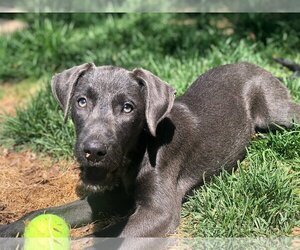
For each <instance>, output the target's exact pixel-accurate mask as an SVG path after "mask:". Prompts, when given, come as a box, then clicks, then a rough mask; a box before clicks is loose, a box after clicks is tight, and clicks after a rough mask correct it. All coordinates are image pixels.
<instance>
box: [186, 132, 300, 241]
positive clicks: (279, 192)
mask: <svg viewBox="0 0 300 250" xmlns="http://www.w3.org/2000/svg"><path fill="white" fill-rule="evenodd" d="M263 137H264V138H263V139H260V140H258V141H255V142H253V143H252V145H251V146H250V148H249V149H248V154H247V157H246V159H245V160H244V161H243V163H242V164H240V166H239V169H238V171H237V172H236V173H233V174H230V173H227V172H225V171H223V172H222V174H221V175H220V176H218V177H215V178H214V179H213V181H212V182H211V183H209V184H206V185H205V186H203V187H202V188H200V189H199V190H196V191H195V192H194V195H193V196H191V197H190V198H189V199H188V201H187V202H186V203H185V204H184V208H183V211H182V215H183V218H184V219H183V220H184V224H183V226H182V230H183V231H184V232H186V233H188V234H189V235H191V236H194V237H196V236H197V237H247V236H252V237H254V236H282V235H289V234H290V232H291V229H292V228H293V227H294V226H296V225H299V223H300V210H299V208H300V197H299V191H300V189H299V188H300V182H299V177H300V171H299V170H300V169H299V163H300V162H299V160H300V159H299V157H298V154H299V150H298V149H299V144H300V143H299V139H300V127H299V126H296V128H295V130H294V131H293V132H288V131H285V132H282V133H276V134H270V135H267V136H266V135H264V136H263ZM295 144H298V145H295Z"/></svg>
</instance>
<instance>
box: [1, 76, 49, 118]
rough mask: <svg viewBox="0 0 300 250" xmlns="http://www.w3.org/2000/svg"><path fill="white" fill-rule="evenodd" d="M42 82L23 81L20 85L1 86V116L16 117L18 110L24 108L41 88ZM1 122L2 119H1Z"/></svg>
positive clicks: (8, 84) (6, 84)
mask: <svg viewBox="0 0 300 250" xmlns="http://www.w3.org/2000/svg"><path fill="white" fill-rule="evenodd" d="M41 86H43V85H42V82H31V81H23V82H20V83H18V84H15V83H3V84H1V85H0V115H3V114H6V115H15V113H16V108H17V107H18V108H22V107H24V106H25V105H26V103H27V102H28V100H29V99H30V98H31V97H32V96H33V95H34V94H35V93H36V92H37V91H38V90H39V89H40V88H41ZM0 121H1V117H0Z"/></svg>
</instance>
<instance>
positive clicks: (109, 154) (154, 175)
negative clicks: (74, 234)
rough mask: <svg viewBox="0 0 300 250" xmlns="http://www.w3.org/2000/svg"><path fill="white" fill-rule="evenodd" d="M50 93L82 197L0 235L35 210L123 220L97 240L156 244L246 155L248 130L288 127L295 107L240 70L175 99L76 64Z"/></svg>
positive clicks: (271, 83) (78, 221)
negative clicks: (69, 140) (192, 195)
mask: <svg viewBox="0 0 300 250" xmlns="http://www.w3.org/2000/svg"><path fill="white" fill-rule="evenodd" d="M52 91H53V94H54V96H55V98H56V99H57V101H58V102H59V104H60V106H61V108H62V109H63V111H64V114H65V117H67V116H68V114H69V113H70V116H71V118H72V120H73V122H74V124H75V128H76V134H77V141H76V146H75V155H76V157H77V159H78V162H79V164H80V168H81V178H82V181H83V182H84V183H85V186H86V188H87V189H88V190H90V191H91V194H90V195H89V196H87V197H86V198H85V199H82V200H79V201H76V202H73V203H71V204H67V205H64V206H61V207H53V208H48V209H42V210H38V211H35V212H32V213H31V214H28V215H26V216H24V217H23V218H21V219H20V220H18V221H16V222H14V223H12V224H10V225H5V226H2V227H1V228H0V235H1V236H15V235H16V234H17V233H22V232H23V230H24V223H23V222H24V221H25V220H28V219H31V218H33V217H34V216H36V215H38V214H41V213H43V212H45V211H46V212H47V213H54V214H58V215H60V216H62V217H64V218H65V219H66V220H67V222H68V223H70V225H71V226H73V227H74V226H81V225H84V224H87V223H90V222H92V221H93V220H96V219H97V218H99V215H101V214H102V213H117V214H122V215H128V216H126V217H125V218H126V219H124V220H122V221H121V222H120V223H117V224H115V225H113V226H111V227H108V228H106V229H104V230H102V231H99V232H95V233H94V235H96V236H120V237H159V236H165V235H168V234H170V233H173V232H174V231H175V229H176V227H177V226H178V224H179V220H180V209H181V204H182V201H183V199H184V197H185V195H186V194H187V193H188V192H189V191H190V190H192V189H193V188H194V187H196V186H198V185H201V184H202V183H203V179H205V180H209V179H210V178H211V177H212V176H213V175H216V174H218V173H220V171H221V170H222V169H223V168H224V169H226V170H232V169H233V168H234V167H236V165H237V161H239V160H242V159H243V158H244V156H245V148H246V146H247V145H248V144H249V142H250V139H251V137H252V136H253V135H254V133H255V132H256V131H267V130H270V129H276V125H280V126H283V127H286V128H289V127H291V125H292V121H293V119H296V120H298V119H299V118H300V106H299V105H296V104H294V103H293V102H292V101H291V98H290V95H289V93H288V90H287V88H286V87H284V86H283V85H282V83H281V82H280V81H279V80H278V79H277V78H275V77H274V76H272V75H271V74H270V73H269V72H267V71H265V70H263V69H262V68H259V67H257V66H255V65H252V64H248V63H238V64H229V65H224V66H220V67H217V68H214V69H212V70H209V71H208V72H206V73H205V74H203V75H201V76H200V77H199V78H198V79H197V80H196V81H195V82H194V83H193V84H192V85H191V87H190V88H189V89H188V90H187V92H186V93H185V94H184V95H183V96H181V97H178V98H176V100H175V90H174V89H173V88H172V87H171V86H169V85H167V84H166V83H165V82H163V81H162V80H161V79H159V78H158V77H157V76H155V75H153V74H152V73H151V72H149V71H147V70H144V69H135V70H133V71H128V70H126V69H123V68H118V67H112V66H103V67H95V65H94V64H89V63H87V64H83V65H80V66H76V67H73V68H71V69H68V70H66V71H64V72H62V73H60V74H57V75H55V76H54V77H53V80H52Z"/></svg>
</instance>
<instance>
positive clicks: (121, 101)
mask: <svg viewBox="0 0 300 250" xmlns="http://www.w3.org/2000/svg"><path fill="white" fill-rule="evenodd" d="M52 92H53V95H54V97H55V98H56V99H57V101H58V102H59V104H60V106H61V108H62V109H63V111H64V114H65V118H67V116H68V113H69V112H70V114H71V117H72V120H73V122H74V125H75V129H76V135H77V140H76V145H75V156H76V158H77V160H78V162H79V164H80V166H81V177H82V180H83V182H84V183H85V184H86V186H87V187H90V188H91V189H92V190H102V189H105V188H110V187H111V186H112V185H114V184H116V182H117V181H118V180H119V179H120V177H121V176H122V174H123V173H124V172H125V171H126V169H125V168H126V166H124V162H125V159H126V158H127V157H128V155H129V153H130V152H132V151H133V150H134V149H136V148H137V147H138V145H137V144H138V139H139V136H140V135H141V133H142V131H143V130H144V129H145V128H147V130H148V131H149V134H151V136H154V137H155V136H156V127H157V125H158V123H159V122H160V121H161V120H162V119H164V118H165V116H166V115H167V114H168V113H169V111H170V110H171V108H172V106H173V103H174V98H175V90H174V89H173V88H172V87H170V86H169V85H167V84H166V83H164V82H163V81H162V80H160V79H159V78H158V77H156V76H154V75H153V74H152V73H151V72H149V71H147V70H144V69H135V70H133V71H128V70H126V69H123V68H118V67H113V66H102V67H95V65H94V64H90V63H87V64H83V65H80V66H76V67H73V68H71V69H68V70H65V71H63V72H62V73H60V74H56V75H55V76H54V77H53V79H52Z"/></svg>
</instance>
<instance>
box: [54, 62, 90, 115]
mask: <svg viewBox="0 0 300 250" xmlns="http://www.w3.org/2000/svg"><path fill="white" fill-rule="evenodd" d="M92 67H95V65H94V64H93V63H85V64H82V65H79V66H75V67H73V68H70V69H67V70H65V71H63V72H61V73H59V74H56V75H54V76H53V77H52V81H51V89H52V93H53V96H54V97H55V99H56V100H57V101H58V103H59V105H60V107H61V108H62V110H63V112H64V118H65V120H66V119H67V117H68V112H69V108H70V99H71V97H72V95H73V93H74V89H75V86H76V83H77V81H78V79H79V77H80V76H82V75H83V74H84V73H85V72H86V71H87V70H88V69H90V68H92Z"/></svg>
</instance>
